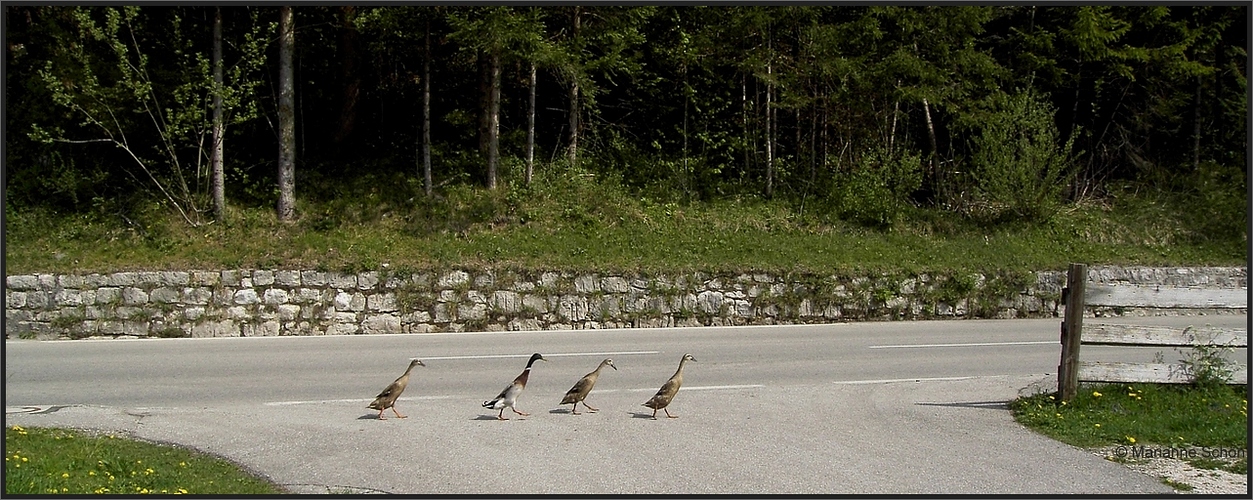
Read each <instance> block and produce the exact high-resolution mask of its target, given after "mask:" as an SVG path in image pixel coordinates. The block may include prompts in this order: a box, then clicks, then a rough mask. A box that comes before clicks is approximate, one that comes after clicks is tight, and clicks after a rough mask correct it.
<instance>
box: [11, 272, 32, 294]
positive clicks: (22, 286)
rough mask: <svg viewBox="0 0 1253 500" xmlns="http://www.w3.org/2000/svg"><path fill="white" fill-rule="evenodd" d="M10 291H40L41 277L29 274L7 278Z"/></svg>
mask: <svg viewBox="0 0 1253 500" xmlns="http://www.w3.org/2000/svg"><path fill="white" fill-rule="evenodd" d="M5 283H6V284H7V288H8V289H9V290H38V289H39V277H38V276H34V275H29V274H17V275H13V276H9V277H7V278H5Z"/></svg>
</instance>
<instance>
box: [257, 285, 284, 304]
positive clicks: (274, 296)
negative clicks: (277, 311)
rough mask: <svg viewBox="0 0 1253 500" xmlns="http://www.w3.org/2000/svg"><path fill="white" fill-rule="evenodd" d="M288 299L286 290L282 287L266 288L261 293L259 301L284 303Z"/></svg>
mask: <svg viewBox="0 0 1253 500" xmlns="http://www.w3.org/2000/svg"><path fill="white" fill-rule="evenodd" d="M287 301H288V296H287V290H284V289H282V288H268V289H266V290H265V292H264V293H262V295H261V302H262V303H264V304H266V305H271V306H275V305H279V304H286V303H287Z"/></svg>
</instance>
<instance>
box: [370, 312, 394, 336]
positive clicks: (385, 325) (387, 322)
mask: <svg viewBox="0 0 1253 500" xmlns="http://www.w3.org/2000/svg"><path fill="white" fill-rule="evenodd" d="M400 332H401V328H400V318H398V317H396V316H395V315H392V314H374V315H370V316H367V317H366V318H365V321H362V322H361V333H400Z"/></svg>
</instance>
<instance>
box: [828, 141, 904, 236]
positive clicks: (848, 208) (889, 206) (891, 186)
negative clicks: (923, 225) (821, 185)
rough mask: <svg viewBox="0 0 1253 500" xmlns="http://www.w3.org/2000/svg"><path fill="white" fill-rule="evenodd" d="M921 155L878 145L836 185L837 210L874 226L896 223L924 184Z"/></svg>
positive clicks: (889, 225) (847, 217) (861, 222)
mask: <svg viewBox="0 0 1253 500" xmlns="http://www.w3.org/2000/svg"><path fill="white" fill-rule="evenodd" d="M920 165H921V158H920V157H919V156H918V155H917V154H913V153H911V152H909V151H905V150H899V149H898V150H895V151H888V150H886V149H883V148H877V149H873V150H871V151H869V152H868V153H866V154H865V155H863V156H862V157H861V160H860V161H859V162H858V164H857V165H856V166H855V167H854V168H853V170H852V171H851V172H849V173H848V174H847V176H845V177H844V178H843V179H840V180H838V181H837V183H836V186H835V193H833V196H834V197H835V201H834V204H835V210H836V211H837V213H838V214H839V216H840V217H841V218H843V219H845V220H849V221H851V222H855V223H858V224H864V225H868V226H873V227H881V228H887V227H892V226H893V225H894V224H896V223H897V222H898V221H899V220H900V219H901V217H902V216H903V215H904V213H905V211H906V208H907V207H909V206H910V201H909V197H910V195H912V194H913V193H914V191H917V190H918V188H919V187H921V185H922V172H921V169H920Z"/></svg>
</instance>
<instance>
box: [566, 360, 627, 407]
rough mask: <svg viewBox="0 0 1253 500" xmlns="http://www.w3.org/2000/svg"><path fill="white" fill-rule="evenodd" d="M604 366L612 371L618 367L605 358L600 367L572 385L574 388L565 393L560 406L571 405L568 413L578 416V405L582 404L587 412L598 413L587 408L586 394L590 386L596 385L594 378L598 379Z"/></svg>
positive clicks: (590, 388)
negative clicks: (572, 405)
mask: <svg viewBox="0 0 1253 500" xmlns="http://www.w3.org/2000/svg"><path fill="white" fill-rule="evenodd" d="M606 366H608V367H610V368H613V369H614V370H617V369H618V367H616V366H614V365H613V360H612V359H609V358H605V360H604V361H601V362H600V365H599V366H597V367H596V369H595V370H593V371H592V373H589V374H587V375H584V376H583V378H581V379H579V381H578V382H575V383H574V387H571V388H570V390H569V391H566V396H565V397H564V398H561V404H563V405H568V404H571V403H573V404H574V407H572V408H570V413H573V414H575V415H578V414H579V403H583V406H586V407H587V410H588V411H590V412H592V413H596V412H598V411H600V410H599V409H597V408H592V407H591V406H589V405H588V404H587V401H586V399H587V393H589V392H592V386H593V385H596V378H597V377H600V370H601V369H602V368H604V367H606Z"/></svg>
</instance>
